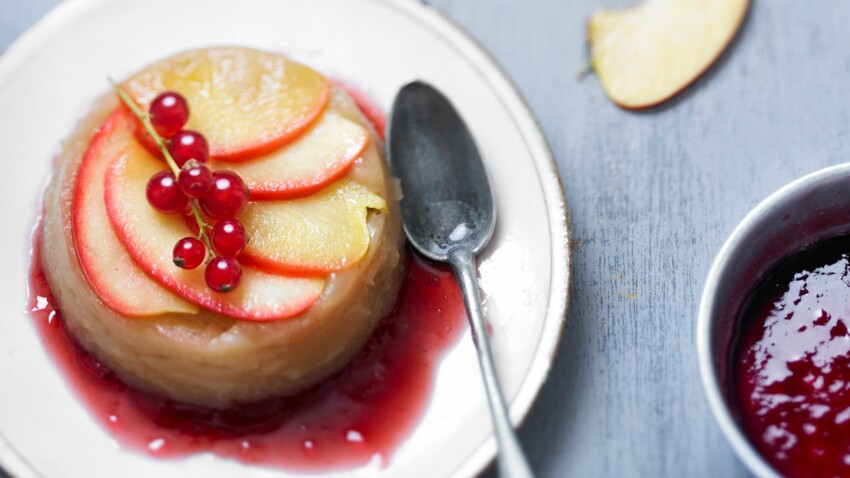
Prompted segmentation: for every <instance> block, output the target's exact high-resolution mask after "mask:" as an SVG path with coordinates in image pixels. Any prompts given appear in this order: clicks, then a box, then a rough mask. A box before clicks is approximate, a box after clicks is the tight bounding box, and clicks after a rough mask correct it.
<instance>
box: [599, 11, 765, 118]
mask: <svg viewBox="0 0 850 478" xmlns="http://www.w3.org/2000/svg"><path fill="white" fill-rule="evenodd" d="M748 7H749V0H688V1H681V0H647V1H646V2H645V3H643V4H641V5H638V6H636V7H633V8H630V9H626V10H601V11H599V12H597V13H595V14H594V15H593V16H591V18H590V22H589V23H588V40H589V42H590V56H591V63H592V65H593V68H594V70H595V71H596V74H597V75H598V76H599V79H600V81H601V82H602V86H603V88H604V89H605V92H606V94H607V95H608V97H609V98H611V100H612V101H613V102H614V103H616V104H617V105H619V106H621V107H623V108H626V109H642V108H648V107H651V106H655V105H657V104H659V103H662V102H664V101H666V100H667V99H669V98H671V97H673V96H674V95H676V94H677V93H679V92H680V91H682V90H683V89H685V88H686V87H687V86H688V85H690V84H691V83H693V82H694V80H696V79H697V78H699V76H700V75H702V73H703V72H705V71H706V70H707V69H708V68H709V67H710V66H711V65H712V64H713V63H714V62H715V60H717V58H718V57H719V56H720V55H721V54H722V53H723V50H724V49H725V48H726V46H727V45H728V44H729V42H730V41H731V40H732V39H733V38H734V36H735V33H736V32H737V31H738V28H739V27H740V26H741V23H742V21H743V19H744V16H745V15H746V12H747V8H748Z"/></svg>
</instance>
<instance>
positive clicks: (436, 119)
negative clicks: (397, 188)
mask: <svg viewBox="0 0 850 478" xmlns="http://www.w3.org/2000/svg"><path fill="white" fill-rule="evenodd" d="M387 151H388V157H389V160H390V167H391V168H392V170H393V173H394V174H395V175H396V176H397V177H399V178H400V179H401V180H402V185H403V190H404V197H403V198H402V200H401V213H402V216H403V217H404V230H405V233H406V234H407V237H408V239H409V240H410V242H411V244H412V245H413V247H414V248H415V249H416V250H417V251H419V253H421V254H422V255H424V256H425V257H427V258H429V259H431V260H435V261H440V262H448V260H449V255H450V254H451V251H452V250H454V249H456V248H457V247H459V246H463V247H466V248H468V249H469V250H470V251H471V252H472V253H473V254H478V253H479V252H481V250H482V249H484V247H485V246H486V245H487V243H488V242H489V241H490V238H491V237H492V236H493V229H494V228H495V226H496V214H495V204H494V202H493V195H492V193H491V191H490V182H489V181H488V180H487V174H486V172H485V170H484V165H483V164H482V162H481V156H480V155H479V153H478V148H477V147H476V146H475V142H474V141H473V139H472V136H471V135H470V134H469V130H468V129H467V128H466V125H465V124H464V122H463V119H461V117H460V115H459V114H458V113H457V111H456V110H455V109H454V107H453V106H452V105H451V103H450V102H449V101H448V99H447V98H446V97H445V96H443V94H442V93H440V92H439V91H437V90H436V89H434V88H433V87H431V86H430V85H428V84H426V83H423V82H419V81H415V82H413V83H409V84H407V85H405V86H404V87H403V88H402V89H401V90H400V91H399V94H398V96H397V98H396V101H395V103H394V105H393V110H392V117H391V119H390V128H389V134H388V135H387ZM408 159H412V160H408Z"/></svg>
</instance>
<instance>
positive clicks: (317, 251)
mask: <svg viewBox="0 0 850 478" xmlns="http://www.w3.org/2000/svg"><path fill="white" fill-rule="evenodd" d="M386 209H387V204H386V202H385V201H384V200H383V199H381V197H380V196H378V195H376V194H375V193H373V192H372V191H370V190H369V189H367V188H366V187H365V186H363V185H361V184H359V183H357V182H355V181H352V180H349V179H343V180H340V181H338V182H336V183H334V184H333V185H331V186H329V187H327V188H325V189H324V190H322V191H321V192H319V193H317V194H315V195H312V196H309V197H306V198H301V199H295V200H290V201H273V202H261V203H254V204H251V207H249V208H248V210H247V211H245V213H244V214H243V215H242V217H241V218H240V219H241V221H242V223H243V224H244V225H245V228H246V229H247V230H248V231H251V240H250V242H249V243H248V246H247V248H246V249H245V253H244V255H243V261H245V262H246V263H249V264H254V265H256V266H257V267H259V268H261V269H264V270H268V271H270V272H274V273H284V274H298V275H318V274H327V273H331V272H336V271H339V270H343V269H347V268H348V267H351V266H353V265H355V264H357V263H358V262H359V261H360V260H361V259H362V258H363V257H364V256H365V255H366V252H367V251H368V250H369V242H370V231H369V226H368V224H367V219H368V214H369V211H370V210H374V211H386Z"/></svg>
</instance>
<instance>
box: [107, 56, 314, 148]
mask: <svg viewBox="0 0 850 478" xmlns="http://www.w3.org/2000/svg"><path fill="white" fill-rule="evenodd" d="M123 87H124V89H125V90H126V91H127V92H128V94H129V95H130V96H131V97H132V98H133V100H134V101H135V102H136V103H137V104H138V105H139V106H140V107H141V108H142V111H147V110H148V107H149V105H150V102H151V101H153V99H154V98H155V97H156V96H157V95H159V94H160V93H162V92H164V91H177V92H178V93H180V94H182V95H183V96H184V97H185V98H186V100H187V101H188V103H189V108H190V110H191V114H190V115H189V122H188V123H187V124H186V127H185V128H186V129H191V130H196V131H199V132H200V133H201V134H203V135H204V136H205V137H206V138H207V140H208V141H209V143H210V155H211V156H213V157H218V158H222V159H227V160H231V161H236V160H244V159H249V158H252V157H255V156H259V155H261V154H264V153H268V152H270V151H273V150H275V149H277V148H278V147H280V146H282V145H284V144H285V143H287V142H289V141H291V140H292V139H294V138H296V137H297V136H299V135H300V134H301V133H303V132H304V131H305V130H306V129H307V128H308V127H309V126H310V125H311V124H312V123H313V121H315V120H316V119H317V118H318V117H319V115H320V114H321V113H322V111H323V110H324V108H325V105H326V104H327V102H328V98H329V95H330V83H329V82H328V81H327V80H326V79H325V78H324V77H323V76H322V75H320V74H319V73H317V72H315V71H313V70H311V69H310V68H307V67H306V66H304V65H301V64H298V63H295V62H292V61H289V60H287V59H286V58H284V57H282V56H280V55H275V54H272V53H266V52H258V51H256V50H246V49H242V48H211V49H205V50H202V51H200V52H198V51H192V52H186V53H182V54H178V55H176V56H173V57H171V58H168V59H165V60H162V61H160V62H157V63H154V64H153V65H151V66H149V67H147V68H146V69H144V70H142V71H141V72H139V73H137V74H135V75H134V76H132V77H131V78H129V79H128V80H127V81H125V82H124V84H123Z"/></svg>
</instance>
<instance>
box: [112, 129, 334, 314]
mask: <svg viewBox="0 0 850 478" xmlns="http://www.w3.org/2000/svg"><path fill="white" fill-rule="evenodd" d="M164 168H165V166H164V165H163V164H162V162H160V161H159V160H157V159H155V158H154V157H153V156H151V154H150V153H149V152H148V151H147V150H146V149H144V147H143V146H141V145H140V144H138V143H137V142H136V141H131V142H129V143H128V144H127V145H126V147H125V149H124V150H123V151H121V152H120V153H119V155H118V156H117V157H115V158H114V159H113V160H112V162H111V163H110V165H109V166H108V169H107V172H106V181H105V198H106V210H107V212H108V214H109V219H110V221H111V223H112V227H113V228H114V229H115V232H116V233H117V235H118V237H119V239H120V240H121V242H122V243H123V244H124V246H125V247H126V249H127V251H128V252H129V253H130V256H131V257H132V258H133V259H134V260H135V261H136V263H137V264H139V267H141V268H142V269H143V270H144V271H145V272H147V273H148V274H149V275H150V276H152V277H154V278H155V279H156V280H157V281H159V282H160V283H161V284H162V285H163V286H165V287H166V288H167V289H169V290H171V291H172V292H174V293H175V294H177V295H178V296H180V297H182V298H184V299H186V300H188V301H189V302H192V303H194V304H197V305H200V306H202V307H205V308H207V309H210V310H213V311H215V312H219V313H222V314H225V315H229V316H231V317H236V318H239V319H244V320H254V321H269V320H278V319H285V318H289V317H293V316H295V315H298V314H300V313H301V312H304V311H305V310H307V309H308V308H309V307H310V306H311V305H313V303H314V302H315V301H316V300H317V299H318V298H319V297H320V296H321V294H322V290H323V289H324V286H325V280H324V279H323V278H315V277H286V276H282V275H275V274H267V273H265V272H262V271H259V270H257V269H255V268H253V267H244V268H243V271H242V272H243V273H242V280H241V282H240V284H239V287H237V288H236V289H235V290H233V291H231V292H228V293H220V292H215V291H213V290H212V289H210V288H209V286H207V284H206V282H205V281H204V268H203V267H198V268H197V269H193V270H185V269H181V268H179V267H177V266H175V265H174V263H173V262H172V249H173V248H174V244H176V243H177V241H179V240H180V239H181V238H183V237H186V236H188V235H191V231H190V230H189V228H188V227H187V225H186V223H185V222H184V220H183V217H182V216H181V215H179V214H176V215H166V214H161V213H159V212H157V211H156V210H154V209H153V208H152V207H151V206H150V205H149V204H148V202H147V198H146V196H145V188H146V187H147V182H148V180H149V179H150V177H151V176H153V175H154V174H156V173H157V172H159V171H161V170H163V169H164Z"/></svg>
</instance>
